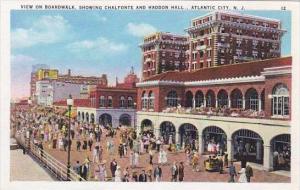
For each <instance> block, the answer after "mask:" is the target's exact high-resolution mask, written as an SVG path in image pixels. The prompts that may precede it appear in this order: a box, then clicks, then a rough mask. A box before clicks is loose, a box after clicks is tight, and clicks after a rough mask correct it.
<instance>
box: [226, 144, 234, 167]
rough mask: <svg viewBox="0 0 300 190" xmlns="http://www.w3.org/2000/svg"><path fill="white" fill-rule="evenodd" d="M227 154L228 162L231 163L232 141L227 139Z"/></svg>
mask: <svg viewBox="0 0 300 190" xmlns="http://www.w3.org/2000/svg"><path fill="white" fill-rule="evenodd" d="M227 154H228V161H229V162H230V161H231V160H232V159H233V147H232V139H227Z"/></svg>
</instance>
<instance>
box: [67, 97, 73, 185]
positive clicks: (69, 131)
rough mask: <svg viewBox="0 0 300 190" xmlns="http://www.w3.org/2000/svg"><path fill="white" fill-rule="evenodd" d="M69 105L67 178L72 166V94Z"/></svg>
mask: <svg viewBox="0 0 300 190" xmlns="http://www.w3.org/2000/svg"><path fill="white" fill-rule="evenodd" d="M67 106H68V111H69V128H68V163H67V180H69V178H70V168H71V164H70V152H71V146H70V144H71V143H70V142H71V139H70V135H71V109H72V106H73V99H72V96H71V94H70V95H69V98H68V99H67Z"/></svg>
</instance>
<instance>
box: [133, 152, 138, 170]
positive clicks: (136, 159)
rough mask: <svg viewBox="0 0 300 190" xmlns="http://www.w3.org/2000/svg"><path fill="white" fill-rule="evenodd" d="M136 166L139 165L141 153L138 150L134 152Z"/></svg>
mask: <svg viewBox="0 0 300 190" xmlns="http://www.w3.org/2000/svg"><path fill="white" fill-rule="evenodd" d="M133 165H134V167H136V166H138V165H139V154H138V153H137V152H135V153H134V164H133Z"/></svg>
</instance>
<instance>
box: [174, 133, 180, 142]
mask: <svg viewBox="0 0 300 190" xmlns="http://www.w3.org/2000/svg"><path fill="white" fill-rule="evenodd" d="M175 134H176V136H175V143H176V144H180V143H179V132H177V133H175Z"/></svg>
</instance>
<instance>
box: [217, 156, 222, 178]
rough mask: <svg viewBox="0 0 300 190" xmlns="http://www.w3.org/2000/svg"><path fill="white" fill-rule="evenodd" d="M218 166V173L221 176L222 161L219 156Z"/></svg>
mask: <svg viewBox="0 0 300 190" xmlns="http://www.w3.org/2000/svg"><path fill="white" fill-rule="evenodd" d="M218 166H219V172H220V174H222V173H223V159H222V157H221V156H219V158H218Z"/></svg>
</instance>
